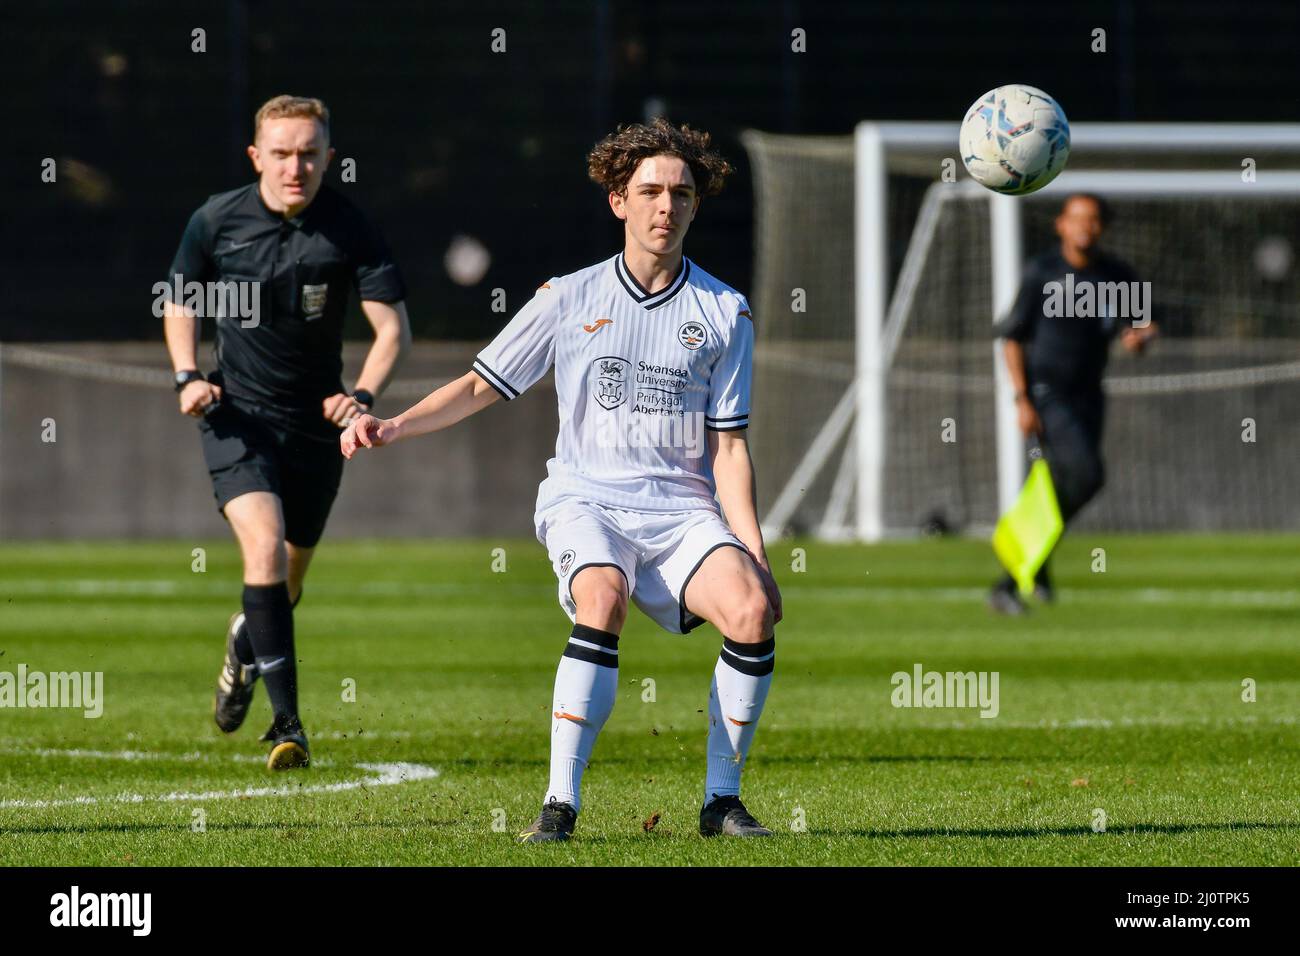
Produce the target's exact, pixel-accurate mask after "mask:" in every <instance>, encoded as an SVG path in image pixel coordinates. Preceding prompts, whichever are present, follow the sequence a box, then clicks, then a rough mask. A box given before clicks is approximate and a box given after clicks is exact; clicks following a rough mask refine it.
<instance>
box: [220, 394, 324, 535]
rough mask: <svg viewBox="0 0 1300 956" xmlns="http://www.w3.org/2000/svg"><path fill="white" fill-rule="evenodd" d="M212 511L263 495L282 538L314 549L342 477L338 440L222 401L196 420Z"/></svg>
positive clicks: (222, 510)
mask: <svg viewBox="0 0 1300 956" xmlns="http://www.w3.org/2000/svg"><path fill="white" fill-rule="evenodd" d="M199 435H200V438H201V439H202V442H203V458H204V460H205V461H206V462H207V465H208V474H210V475H211V476H212V491H213V494H214V495H215V496H216V499H217V510H219V511H220V512H221V513H222V516H223V517H224V516H225V507H226V505H227V504H229V503H230V502H231V501H232V500H234V499H235V498H238V497H239V496H240V495H243V494H247V493H248V492H250V491H269V492H271V494H273V495H276V496H277V497H279V499H280V506H281V508H282V509H283V511H284V538H285V540H286V541H288V542H289V543H290V544H293V545H297V546H298V547H300V548H314V547H315V546H316V544H317V543H318V542H319V541H320V539H321V535H322V534H323V533H324V531H325V522H326V520H327V519H328V518H329V513H330V508H331V507H332V506H333V505H334V498H335V496H336V495H337V494H338V491H339V481H340V479H341V478H342V477H343V462H344V458H343V455H342V453H341V452H340V451H339V446H338V442H324V441H313V440H312V439H311V438H308V437H306V436H304V435H300V434H298V433H296V432H293V431H290V430H288V429H285V428H283V427H280V426H279V425H277V424H276V423H274V422H272V421H270V420H269V419H267V418H264V417H261V416H258V415H257V414H256V413H255V411H254V409H253V408H251V407H238V406H236V405H234V404H232V403H231V402H230V400H229V399H223V400H222V401H221V402H220V404H219V405H218V406H217V407H216V408H214V409H213V410H211V411H210V412H208V414H207V415H205V416H204V417H203V418H202V419H200V420H199Z"/></svg>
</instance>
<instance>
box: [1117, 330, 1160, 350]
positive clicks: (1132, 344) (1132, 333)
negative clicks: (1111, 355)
mask: <svg viewBox="0 0 1300 956" xmlns="http://www.w3.org/2000/svg"><path fill="white" fill-rule="evenodd" d="M1153 338H1155V326H1153V325H1148V326H1146V327H1145V328H1141V329H1139V328H1134V327H1132V326H1129V327H1128V328H1126V329H1125V330H1124V331H1122V332H1121V333H1120V334H1119V340H1120V341H1121V342H1122V343H1124V350H1125V351H1126V352H1130V353H1132V354H1133V355H1141V354H1142V352H1143V351H1145V350H1146V347H1147V343H1148V342H1149V341H1151V340H1152V339H1153Z"/></svg>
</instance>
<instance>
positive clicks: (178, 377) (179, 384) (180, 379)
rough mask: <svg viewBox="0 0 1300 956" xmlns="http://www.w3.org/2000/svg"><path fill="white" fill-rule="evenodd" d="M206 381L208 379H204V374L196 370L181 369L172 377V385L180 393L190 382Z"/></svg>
mask: <svg viewBox="0 0 1300 956" xmlns="http://www.w3.org/2000/svg"><path fill="white" fill-rule="evenodd" d="M205 381H207V379H205V378H204V377H203V373H202V372H200V371H199V370H198V369H196V368H186V369H181V370H180V371H179V372H177V373H176V374H175V375H174V376H173V377H172V383H173V385H174V386H175V388H176V391H178V392H179V391H180V390H181V389H183V388H184V387H185V386H186V385H188V384H190V382H205Z"/></svg>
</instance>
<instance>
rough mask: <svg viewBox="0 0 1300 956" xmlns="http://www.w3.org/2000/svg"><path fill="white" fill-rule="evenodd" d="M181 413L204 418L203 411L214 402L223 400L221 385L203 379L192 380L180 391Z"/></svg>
mask: <svg viewBox="0 0 1300 956" xmlns="http://www.w3.org/2000/svg"><path fill="white" fill-rule="evenodd" d="M179 398H180V403H181V414H182V415H193V416H194V417H195V418H202V417H203V412H204V411H205V410H206V409H207V407H208V406H209V405H211V404H213V403H214V402H219V401H221V386H220V385H213V384H212V383H211V382H206V381H204V380H203V379H201V378H199V379H195V380H194V381H192V382H190V383H189V384H188V385H186V386H185V387H184V388H182V389H181V393H180V396H179Z"/></svg>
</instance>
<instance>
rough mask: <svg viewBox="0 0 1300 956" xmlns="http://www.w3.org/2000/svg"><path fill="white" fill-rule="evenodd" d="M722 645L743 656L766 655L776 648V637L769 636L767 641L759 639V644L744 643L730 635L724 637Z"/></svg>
mask: <svg viewBox="0 0 1300 956" xmlns="http://www.w3.org/2000/svg"><path fill="white" fill-rule="evenodd" d="M722 646H723V647H725V648H726V649H727V650H729V651H731V653H733V654H738V655H739V656H741V657H766V656H767V655H768V654H771V653H772V652H773V651H774V650H776V637H775V636H773V637H769V638H768V639H767V640H765V641H759V642H758V643H757V644H742V643H740V642H739V641H733V640H732V639H731V638H729V637H724V638H723V639H722Z"/></svg>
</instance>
